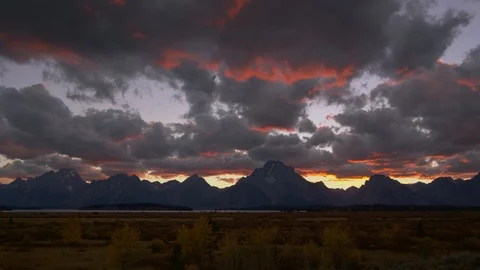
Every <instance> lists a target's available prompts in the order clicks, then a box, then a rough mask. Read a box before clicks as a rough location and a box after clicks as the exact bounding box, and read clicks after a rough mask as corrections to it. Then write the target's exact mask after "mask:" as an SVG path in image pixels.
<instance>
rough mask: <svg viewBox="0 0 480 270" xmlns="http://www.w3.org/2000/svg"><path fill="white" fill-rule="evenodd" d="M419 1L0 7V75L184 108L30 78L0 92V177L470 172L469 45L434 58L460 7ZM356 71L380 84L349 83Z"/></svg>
mask: <svg viewBox="0 0 480 270" xmlns="http://www.w3.org/2000/svg"><path fill="white" fill-rule="evenodd" d="M432 6H433V4H431V1H419V0H408V1H400V0H385V1H380V2H375V3H374V2H372V1H367V0H365V1H358V0H340V1H339V0H327V1H317V0H300V1H295V3H294V2H292V1H287V0H276V1H272V0H243V1H242V0H228V1H225V0H222V1H220V0H188V1H187V0H176V1H171V0H164V1H147V0H124V1H111V0H95V1H94V0H82V1H61V0H55V1H48V3H41V4H40V3H38V1H34V0H18V1H5V2H2V3H0V60H1V61H0V63H3V64H2V65H0V74H1V73H2V71H3V70H4V69H5V68H6V69H7V70H8V65H9V63H11V62H16V63H18V64H31V63H43V64H45V67H46V68H45V70H44V71H43V75H44V78H45V79H46V80H48V81H52V82H54V83H60V84H63V85H64V88H65V89H66V90H65V94H66V97H67V98H69V99H73V100H76V101H79V102H85V101H88V102H90V103H91V102H94V103H95V102H105V101H106V102H113V103H114V102H116V99H117V97H118V96H119V95H121V94H122V93H125V92H127V91H132V85H131V84H132V82H133V81H134V80H138V79H140V80H141V79H150V80H156V81H159V82H162V83H166V84H168V85H169V86H170V87H171V88H173V89H175V90H176V91H178V92H179V93H180V94H181V96H182V97H183V98H184V99H185V101H186V102H187V103H188V105H189V109H188V111H186V112H185V114H184V116H183V117H184V118H185V121H184V122H182V123H163V122H162V121H161V119H159V121H156V122H146V121H145V120H143V119H142V116H141V115H140V114H139V113H137V112H135V111H133V110H115V109H109V110H99V109H95V108H91V109H89V110H88V111H87V112H86V113H85V114H82V115H74V114H73V113H72V112H71V110H70V109H69V108H68V107H67V106H66V105H65V104H64V102H63V101H62V100H61V99H58V98H55V97H53V96H52V95H51V94H50V92H49V90H48V89H46V87H45V86H43V85H40V84H39V85H33V86H30V87H27V88H23V89H15V88H11V87H8V86H4V87H1V88H0V154H2V155H4V156H6V157H7V158H8V159H10V160H15V161H12V162H11V163H9V164H7V165H6V166H5V167H3V168H2V169H0V177H2V176H3V177H14V176H17V175H18V176H30V175H34V174H38V173H39V172H40V171H44V170H48V169H51V168H58V167H61V166H63V167H64V166H67V165H69V166H71V167H75V168H79V170H80V171H81V172H82V173H83V174H84V175H85V176H87V178H89V179H93V178H100V177H102V175H109V174H113V173H117V172H130V173H133V172H135V173H139V174H145V175H147V174H150V175H153V176H163V177H167V178H169V177H174V176H175V175H180V174H190V173H200V174H203V175H218V174H225V173H229V174H235V173H237V174H242V173H245V172H248V171H249V170H250V169H251V168H253V167H256V166H259V165H260V164H261V163H263V162H265V161H266V160H269V159H280V160H283V161H285V162H287V163H289V164H291V165H293V166H295V167H297V168H298V169H299V170H301V171H303V172H304V173H307V174H320V175H326V176H332V177H337V178H358V177H364V176H367V175H369V174H372V173H388V174H391V175H395V176H400V175H402V176H411V177H427V176H428V177H430V176H433V175H439V174H441V173H447V172H450V173H454V174H458V175H461V174H467V173H474V171H475V170H478V168H480V163H479V160H480V159H479V153H480V136H479V135H478V134H480V133H479V130H478V123H480V109H479V108H480V95H479V93H480V89H479V87H480V47H477V48H474V49H472V50H471V51H470V52H468V55H467V57H466V58H465V60H464V61H463V62H462V63H459V64H456V65H454V64H445V63H442V62H439V59H440V57H442V55H443V54H444V52H445V50H446V49H447V48H448V47H449V46H450V44H451V43H452V42H453V40H454V39H455V38H456V37H457V36H458V34H459V33H460V31H461V29H462V27H465V26H466V25H468V24H469V23H470V22H471V20H472V15H470V14H468V13H467V12H465V11H460V10H448V11H447V12H445V13H444V14H441V15H438V16H433V15H431V14H430V13H429V11H430V10H431V8H432ZM27 7H28V8H27ZM58 10H62V12H61V13H58V12H57V11H58ZM1 67H4V68H1ZM7 72H8V71H7ZM367 73H368V74H370V75H376V76H378V77H379V78H381V79H382V80H384V81H385V83H381V84H380V85H378V86H376V87H375V89H371V91H368V92H366V93H359V92H358V91H355V90H353V87H352V82H353V81H354V80H355V79H356V78H359V77H361V76H362V75H364V74H367ZM94 103H93V104H94ZM316 104H320V106H325V107H326V108H328V106H339V108H340V112H339V113H336V114H335V115H332V116H330V117H329V118H330V120H331V122H332V123H333V124H332V125H327V126H320V125H317V124H315V123H314V122H313V121H312V120H311V116H310V115H309V114H308V112H309V108H310V106H315V105H316ZM219 105H221V106H219ZM225 179H226V178H225Z"/></svg>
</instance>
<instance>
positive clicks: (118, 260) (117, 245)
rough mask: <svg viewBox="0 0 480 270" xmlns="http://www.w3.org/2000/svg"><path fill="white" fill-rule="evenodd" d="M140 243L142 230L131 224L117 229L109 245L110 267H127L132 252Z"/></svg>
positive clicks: (108, 260)
mask: <svg viewBox="0 0 480 270" xmlns="http://www.w3.org/2000/svg"><path fill="white" fill-rule="evenodd" d="M139 244H140V232H139V231H138V230H137V229H136V228H134V227H133V226H131V225H129V224H125V225H123V226H122V227H121V228H118V229H116V230H115V231H114V232H113V233H112V235H111V242H110V245H109V246H108V258H107V264H108V266H109V268H110V269H126V267H127V264H128V262H129V261H130V259H131V255H132V252H133V251H134V250H135V249H136V248H137V247H138V245H139Z"/></svg>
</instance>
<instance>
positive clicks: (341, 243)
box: [0, 211, 480, 270]
mask: <svg viewBox="0 0 480 270" xmlns="http://www.w3.org/2000/svg"><path fill="white" fill-rule="evenodd" d="M201 215H205V214H202V213H195V212H180V213H179V212H176V213H154V212H152V213H105V212H101V213H95V212H92V213H84V212H82V213H52V212H49V213H27V212H15V213H14V212H0V269H2V270H3V269H14V270H27V269H36V270H47V269H48V270H55V269H58V270H60V269H77V270H80V269H108V267H109V264H108V261H109V259H111V258H110V257H112V256H113V255H112V253H111V252H112V245H110V244H111V243H112V241H113V240H112V237H111V236H112V232H114V231H115V229H117V228H123V227H122V226H124V224H129V226H130V227H131V228H135V229H136V230H137V231H138V237H139V239H138V240H139V241H138V244H137V245H132V247H131V250H129V254H128V261H126V262H124V263H125V265H128V268H124V269H152V270H153V269H181V268H182V267H183V266H178V265H177V266H175V265H174V264H175V263H174V262H172V260H174V259H172V258H173V257H175V256H176V255H175V254H174V253H175V251H174V250H175V246H176V245H175V244H176V243H177V241H184V242H183V245H184V246H183V248H185V241H186V240H185V237H184V238H181V237H179V233H180V231H181V228H182V226H183V225H185V226H186V228H191V227H192V226H193V224H194V223H195V221H198V220H199V218H200V216H201ZM208 215H209V217H210V218H211V220H212V221H213V224H214V227H215V230H214V232H215V233H216V234H218V235H217V236H218V237H216V238H215V239H216V244H215V246H214V247H212V248H211V256H206V257H205V256H204V257H202V256H195V254H194V255H193V256H190V257H189V258H184V260H183V261H182V263H184V264H185V265H190V266H189V267H190V268H188V269H252V270H254V269H312V268H307V267H310V266H307V265H304V264H303V262H304V261H307V260H310V261H311V264H312V265H315V269H340V267H343V266H342V262H335V263H334V264H330V265H329V266H328V267H329V268H326V267H327V266H326V265H325V263H324V262H325V261H326V260H327V259H328V260H330V261H331V260H332V259H331V258H330V257H328V258H327V257H325V254H327V253H326V252H325V251H329V252H333V253H332V254H334V253H335V252H337V253H335V254H343V255H345V256H346V257H348V258H351V259H352V260H355V265H356V266H355V267H359V268H360V269H390V268H391V267H394V266H395V265H399V264H402V263H424V264H425V263H430V262H434V261H435V260H437V261H438V260H440V258H442V257H445V256H453V257H454V258H455V256H466V257H458V258H459V260H461V261H462V263H465V261H466V260H467V261H468V260H470V261H471V262H469V263H471V264H472V265H468V266H466V267H467V268H464V269H476V268H474V267H478V266H479V265H477V264H480V257H478V256H477V255H476V254H479V253H480V212H472V211H463V212H452V211H450V212H439V211H435V212H407V211H399V212H354V213H353V212H340V211H323V212H317V213H210V214H208ZM73 217H78V218H76V219H75V220H77V222H78V224H77V225H79V226H80V229H81V233H80V235H79V236H80V239H79V241H75V243H68V241H66V239H67V240H68V237H69V236H68V230H69V229H70V230H71V226H74V227H75V224H74V223H73V225H72V222H73V221H72V220H73ZM69 224H70V225H69ZM195 224H196V225H195V226H196V227H195V228H199V226H200V225H201V224H200V225H199V223H198V222H197V223H195ZM69 226H70V227H69ZM183 232H185V231H183ZM190 233H191V234H190V236H189V237H196V236H195V235H197V236H198V234H201V230H200V229H198V230H192V231H191V232H190ZM73 234H75V233H74V232H73ZM125 234H127V235H128V232H127V233H125ZM180 234H181V233H180ZM185 235H186V234H185ZM339 235H340V236H339ZM231 236H235V237H231ZM253 236H254V237H253ZM134 238H135V237H134ZM180 238H181V239H183V240H179V239H180ZM233 238H235V240H234V241H230V242H228V241H226V239H233ZM192 239H194V238H192ZM192 241H193V240H192ZM127 242H128V241H127ZM132 242H135V241H134V240H132ZM195 243H197V242H195V241H193V242H191V245H192V247H191V250H195V248H197V249H196V250H201V249H202V247H198V246H195V245H196V244H195ZM119 245H120V244H119ZM266 246H268V250H270V248H274V250H273V249H272V250H273V252H272V253H269V252H267V253H265V254H268V255H269V256H270V255H271V258H270V257H269V256H263V257H262V258H261V259H262V260H263V259H265V258H266V257H269V259H268V260H271V261H269V262H271V263H272V264H273V263H274V264H275V265H276V266H275V267H274V268H273V267H267V266H265V265H264V264H262V263H260V262H259V261H258V258H257V259H255V260H254V261H255V265H256V266H252V265H250V266H246V265H245V264H246V263H245V260H243V259H241V258H240V257H241V256H244V255H245V254H247V253H248V254H250V255H249V256H251V255H252V254H253V253H255V252H252V250H263V251H265V250H267V249H262V247H266ZM240 247H241V248H240ZM189 248H190V247H189ZM203 248H205V247H203ZM248 248H250V249H251V250H250V251H247V253H242V252H243V251H245V250H247V249H248ZM191 250H190V251H191ZM232 250H235V252H234V253H235V254H233V253H231V251H232ZM227 251H228V252H227ZM263 251H262V252H263ZM229 252H230V253H229ZM249 252H250V253H249ZM260 253H261V252H260ZM183 254H184V256H186V255H185V254H187V252H186V251H185V252H183ZM242 254H243V255H242ZM458 254H462V255H458ZM123 255H125V256H123ZM126 255H127V254H126V253H122V256H123V257H124V258H125V259H126V258H127V256H126ZM177 255H178V254H177ZM234 256H239V257H238V258H237V257H235V258H236V259H232V258H233V257H234ZM302 256H303V257H302ZM466 258H467V259H466ZM117 259H118V258H117ZM177 259H178V258H177ZM249 260H250V263H252V260H253V259H251V258H250V259H249ZM335 260H338V258H336V259H335ZM239 261H242V262H241V263H240V262H239ZM298 262H302V263H298ZM235 263H237V264H238V265H235ZM240 264H241V265H240ZM455 264H457V263H455ZM220 265H222V266H220ZM458 265H459V264H458ZM458 265H456V266H458ZM2 267H3V268H2ZM175 267H177V268H175ZM178 267H180V268H178ZM402 267H404V268H398V269H428V268H421V267H418V268H407V266H402ZM469 267H470V268H469ZM115 269H119V268H115ZM349 269H353V268H349ZM395 269H397V268H395ZM439 269H450V268H439ZM455 269H463V268H455Z"/></svg>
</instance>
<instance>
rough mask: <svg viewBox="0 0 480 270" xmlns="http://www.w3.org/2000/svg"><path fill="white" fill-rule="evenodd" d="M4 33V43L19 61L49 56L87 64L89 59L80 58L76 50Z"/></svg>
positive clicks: (75, 63)
mask: <svg viewBox="0 0 480 270" xmlns="http://www.w3.org/2000/svg"><path fill="white" fill-rule="evenodd" d="M7 37H8V35H5V38H4V39H5V45H6V47H7V49H8V50H9V51H10V53H11V54H12V55H13V56H14V57H15V58H16V60H18V61H19V62H27V61H29V60H30V58H40V57H51V58H54V59H55V60H57V61H59V62H64V63H67V64H71V65H81V64H88V65H90V66H93V63H92V62H91V61H89V60H86V59H84V58H82V57H81V56H80V55H79V54H77V53H76V52H74V51H72V50H70V49H66V48H62V47H59V46H57V45H54V44H50V43H47V42H43V41H39V40H34V39H12V38H7Z"/></svg>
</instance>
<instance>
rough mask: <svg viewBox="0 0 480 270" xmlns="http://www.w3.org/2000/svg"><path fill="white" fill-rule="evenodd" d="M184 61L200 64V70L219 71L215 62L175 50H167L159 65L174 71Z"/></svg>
mask: <svg viewBox="0 0 480 270" xmlns="http://www.w3.org/2000/svg"><path fill="white" fill-rule="evenodd" d="M184 61H192V62H196V63H198V64H199V66H200V68H204V69H208V70H212V71H217V70H218V68H219V65H218V64H217V63H216V62H214V61H210V60H206V59H202V57H200V56H197V55H195V54H193V53H189V52H186V51H182V50H174V49H170V50H165V51H164V52H163V53H162V57H161V59H160V60H159V61H158V63H159V64H160V65H161V66H162V67H164V68H166V69H172V68H176V67H178V66H180V65H181V64H182V62H184Z"/></svg>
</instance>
